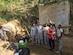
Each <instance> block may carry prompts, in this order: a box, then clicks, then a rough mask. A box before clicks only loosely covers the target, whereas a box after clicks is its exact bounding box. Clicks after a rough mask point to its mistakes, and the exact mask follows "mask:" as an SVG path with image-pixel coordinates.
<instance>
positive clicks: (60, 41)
mask: <svg viewBox="0 0 73 55" xmlns="http://www.w3.org/2000/svg"><path fill="white" fill-rule="evenodd" d="M58 41H59V51H62V48H63V44H62V38H59V39H58Z"/></svg>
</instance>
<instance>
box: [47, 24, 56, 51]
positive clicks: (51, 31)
mask: <svg viewBox="0 0 73 55" xmlns="http://www.w3.org/2000/svg"><path fill="white" fill-rule="evenodd" d="M48 39H49V45H50V50H51V51H53V50H54V48H55V43H54V35H53V25H50V27H49V29H48Z"/></svg>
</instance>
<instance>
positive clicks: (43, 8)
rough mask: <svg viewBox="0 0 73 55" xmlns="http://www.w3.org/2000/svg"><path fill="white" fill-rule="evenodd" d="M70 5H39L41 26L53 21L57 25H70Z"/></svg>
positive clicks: (65, 3)
mask: <svg viewBox="0 0 73 55" xmlns="http://www.w3.org/2000/svg"><path fill="white" fill-rule="evenodd" d="M69 15H70V4H69V2H68V1H64V2H60V3H55V4H50V5H49V4H47V5H39V22H40V23H41V24H44V23H48V20H52V21H54V22H55V24H56V25H58V24H62V25H66V26H67V25H69Z"/></svg>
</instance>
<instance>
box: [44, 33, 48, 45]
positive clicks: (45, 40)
mask: <svg viewBox="0 0 73 55" xmlns="http://www.w3.org/2000/svg"><path fill="white" fill-rule="evenodd" d="M44 42H45V44H46V45H47V35H46V34H44Z"/></svg>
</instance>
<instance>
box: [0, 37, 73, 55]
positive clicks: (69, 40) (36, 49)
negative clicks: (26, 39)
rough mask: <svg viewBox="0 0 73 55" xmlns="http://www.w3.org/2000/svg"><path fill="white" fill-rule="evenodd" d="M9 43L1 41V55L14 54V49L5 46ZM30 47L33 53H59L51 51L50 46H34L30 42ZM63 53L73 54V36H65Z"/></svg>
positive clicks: (48, 54)
mask: <svg viewBox="0 0 73 55" xmlns="http://www.w3.org/2000/svg"><path fill="white" fill-rule="evenodd" d="M7 43H8V42H4V41H0V55H13V53H14V51H11V50H8V49H6V47H5V48H3V45H4V44H7ZM7 45H9V44H7ZM56 47H57V46H56ZM28 48H29V49H30V54H31V55H59V54H56V53H55V52H54V51H53V52H52V51H50V50H49V46H47V47H46V46H37V45H33V46H32V45H31V43H30V44H28ZM61 55H73V37H66V36H64V37H63V52H62V53H61Z"/></svg>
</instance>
